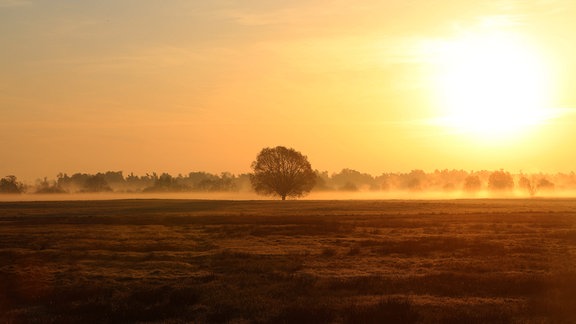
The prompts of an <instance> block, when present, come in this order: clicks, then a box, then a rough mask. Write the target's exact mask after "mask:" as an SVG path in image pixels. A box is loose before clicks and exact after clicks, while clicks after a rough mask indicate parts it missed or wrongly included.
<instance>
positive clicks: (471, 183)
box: [463, 174, 482, 192]
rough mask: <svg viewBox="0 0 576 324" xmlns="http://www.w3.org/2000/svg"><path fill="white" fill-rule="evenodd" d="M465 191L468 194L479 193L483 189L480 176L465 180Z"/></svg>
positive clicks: (471, 176) (468, 177)
mask: <svg viewBox="0 0 576 324" xmlns="http://www.w3.org/2000/svg"><path fill="white" fill-rule="evenodd" d="M463 189H464V191H466V192H478V191H480V189H482V182H481V181H480V177H479V176H478V175H473V174H471V175H469V176H467V177H466V178H465V179H464V187H463Z"/></svg>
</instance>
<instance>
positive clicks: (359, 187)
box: [0, 169, 576, 201]
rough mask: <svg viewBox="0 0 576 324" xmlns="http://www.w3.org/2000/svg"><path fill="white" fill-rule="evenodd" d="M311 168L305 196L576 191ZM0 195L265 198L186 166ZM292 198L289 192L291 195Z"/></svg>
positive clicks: (11, 183) (243, 178) (557, 178)
mask: <svg viewBox="0 0 576 324" xmlns="http://www.w3.org/2000/svg"><path fill="white" fill-rule="evenodd" d="M315 172H316V178H317V180H316V185H315V187H314V188H313V189H312V191H311V192H310V193H309V194H307V195H304V196H303V197H299V198H298V199H305V200H367V199H373V200H379V199H402V200H410V199H417V200H421V199H434V200H437V199H475V198H530V197H532V198H539V197H541V198H551V197H558V198H567V197H576V174H574V172H571V173H555V174H546V173H535V174H527V173H516V174H514V173H510V172H508V171H505V170H494V171H486V170H483V171H470V172H468V171H464V170H435V171H434V172H429V173H427V172H424V171H422V170H412V171H410V172H407V173H382V174H381V175H379V176H373V175H370V174H367V173H362V172H359V171H356V170H352V169H343V170H341V171H340V172H336V173H332V174H330V173H328V172H327V171H315ZM0 193H2V194H0V201H37V200H107V199H217V200H267V199H277V197H269V196H261V195H258V194H256V193H255V192H254V191H253V189H252V186H251V183H250V175H249V174H240V175H234V174H231V173H226V172H224V173H221V174H211V173H206V172H190V173H188V174H187V175H182V174H179V175H177V176H173V175H170V174H168V173H162V174H157V173H150V174H146V175H134V174H133V173H130V174H128V175H124V173H123V172H122V171H106V172H100V173H96V174H86V173H75V174H72V175H68V174H65V173H60V174H58V175H57V176H56V178H55V179H50V178H48V177H45V178H43V179H38V180H37V181H36V182H35V183H33V184H30V183H22V182H20V181H19V180H18V178H17V177H16V176H6V177H4V178H2V179H0ZM292 199H294V198H292Z"/></svg>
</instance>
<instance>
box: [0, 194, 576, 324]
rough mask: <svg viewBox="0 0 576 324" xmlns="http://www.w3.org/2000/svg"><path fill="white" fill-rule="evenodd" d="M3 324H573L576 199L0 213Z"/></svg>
mask: <svg viewBox="0 0 576 324" xmlns="http://www.w3.org/2000/svg"><path fill="white" fill-rule="evenodd" d="M0 318H2V319H3V321H6V322H7V323H71V322H87V323H93V322H97V323H118V322H128V323H130V322H163V323H185V322H197V323H576V200H570V199H526V200H523V199H512V200H453V201H285V202H281V201H210V200H206V201H201V200H108V201H66V202H2V203H0Z"/></svg>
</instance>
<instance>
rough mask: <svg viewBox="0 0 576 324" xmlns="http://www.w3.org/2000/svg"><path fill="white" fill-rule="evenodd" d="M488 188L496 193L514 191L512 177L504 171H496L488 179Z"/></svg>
mask: <svg viewBox="0 0 576 324" xmlns="http://www.w3.org/2000/svg"><path fill="white" fill-rule="evenodd" d="M488 188H490V190H496V191H508V190H512V189H514V179H513V178H512V175H511V174H510V173H509V172H507V171H504V170H500V171H494V172H492V173H491V174H490V177H489V178H488Z"/></svg>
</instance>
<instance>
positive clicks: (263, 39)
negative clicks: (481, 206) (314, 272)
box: [0, 0, 576, 181]
mask: <svg viewBox="0 0 576 324" xmlns="http://www.w3.org/2000/svg"><path fill="white" fill-rule="evenodd" d="M574 17H576V3H575V2H574V1H570V0H556V1H554V0H551V1H513V0H506V1H504V0H495V1H451V0H440V1H426V0H415V1H376V0H367V1H361V2H359V1H338V0H334V1H300V0H291V1H268V0H252V1H238V2H234V1H221V0H214V1H184V0H178V1H173V0H167V1H149V0H138V1H136V0H122V1H117V0H115V1H110V0H103V1H72V0H68V1H63V0H51V1H42V0H36V1H35V0H0V44H2V50H1V51H0V71H2V73H0V126H1V127H2V135H1V137H0V147H2V151H3V152H2V157H1V158H0V176H4V175H8V174H15V175H17V176H18V177H19V178H21V179H23V180H27V181H33V180H34V179H36V178H41V177H44V176H48V177H49V178H53V177H55V176H56V174H57V173H59V172H67V173H75V172H88V173H95V172H99V171H107V170H114V171H119V170H123V171H124V172H126V173H129V172H134V173H136V174H145V173H146V172H169V173H172V174H178V173H187V172H189V171H208V172H215V173H219V172H222V171H230V172H233V173H241V172H248V171H249V170H250V169H249V167H250V163H251V162H252V161H253V160H254V158H255V156H256V154H257V153H258V151H259V150H260V149H261V148H263V147H266V146H276V145H284V146H289V147H294V148H295V149H297V150H299V151H301V152H302V153H304V154H306V155H308V157H309V159H310V162H311V163H312V166H313V167H314V168H315V169H319V170H328V171H331V172H333V171H339V170H340V169H342V168H352V169H356V170H359V171H363V172H368V173H372V174H374V175H378V174H380V173H382V172H395V171H409V170H411V169H424V170H427V171H431V170H434V169H436V168H440V169H444V168H458V169H465V170H479V169H489V170H491V169H499V168H505V169H508V170H510V171H512V172H515V171H520V170H523V171H527V172H530V171H549V172H555V171H570V170H576V150H574V149H573V146H574V144H573V142H574V140H573V139H574V138H576V136H575V135H576V128H575V127H574V126H576V124H575V122H576V114H574V113H573V108H572V107H576V91H575V90H574V89H575V84H576V73H575V72H576V47H575V46H574V44H576V34H575V33H574V30H576V23H575V20H574ZM486 33H488V34H490V35H492V34H498V35H501V34H506V35H508V34H513V35H516V36H518V39H522V40H523V41H525V42H526V43H527V44H530V46H531V47H529V48H530V51H532V52H534V53H537V56H538V59H539V60H540V62H541V63H542V66H543V67H545V69H546V71H547V73H548V74H547V75H548V76H549V77H550V79H549V80H548V79H547V80H548V81H546V82H547V83H546V84H549V85H550V88H551V90H550V94H549V96H548V97H547V99H546V103H545V104H546V107H543V108H545V109H546V110H545V111H546V114H547V117H546V118H543V119H542V120H539V121H538V122H537V123H536V125H532V126H530V127H526V128H525V129H522V131H518V132H516V133H514V134H506V135H498V133H497V134H496V135H494V134H492V136H488V135H486V133H483V134H484V135H481V134H478V133H476V134H469V133H467V132H466V128H469V126H468V124H465V125H464V126H463V127H453V126H454V125H451V126H446V125H445V124H443V123H438V122H437V121H438V120H442V118H444V117H445V116H443V115H444V114H445V113H446V111H447V110H446V109H445V107H443V106H442V105H443V102H442V101H440V100H439V99H438V98H439V97H440V95H439V93H438V91H439V90H438V82H439V81H438V80H440V78H441V77H440V76H439V75H441V74H442V73H444V72H442V71H443V70H442V69H446V68H445V67H443V65H442V64H444V63H441V62H440V61H439V58H438V53H441V52H442V51H444V50H445V49H446V48H452V47H450V46H451V45H450V44H457V42H458V41H457V40H458V39H462V37H464V39H467V37H468V39H473V37H474V36H470V35H484V34H486ZM462 35H464V36H462ZM516 36H515V37H516ZM470 37H472V38H470ZM464 43H466V41H465V42H464ZM446 44H448V45H446ZM520 51H527V50H526V48H524V47H523V48H521V50H520ZM495 53H496V56H497V57H498V56H499V55H500V54H499V52H498V51H497V50H496V52H495ZM534 55H536V54H534ZM474 60H478V58H476V57H471V58H468V60H464V61H463V62H464V63H462V64H464V65H469V64H472V65H474V64H476V63H471V62H474ZM448 64H450V63H448ZM452 69H453V67H452ZM500 69H502V67H500V66H496V67H490V66H489V65H488V66H486V67H483V68H482V70H490V71H491V70H493V72H491V73H490V74H488V75H489V76H488V80H485V81H484V85H483V86H486V84H490V83H491V82H492V80H491V79H490V78H494V80H495V82H496V81H497V80H498V79H499V78H500V76H501V71H500ZM520 79H521V78H520V77H518V80H520ZM505 80H508V79H505ZM510 80H514V78H513V77H512V78H511V79H510ZM512 82H514V81H512ZM477 87H480V86H477ZM450 91H452V92H457V91H455V90H448V92H449V93H450ZM522 91H523V89H522V88H519V89H518V91H517V92H519V93H522ZM524 92H529V91H524ZM478 93H482V92H478ZM474 96H475V95H474V94H473V95H472V97H474ZM478 96H480V95H478ZM488 96H494V95H493V94H490V93H488ZM465 98H466V97H465ZM529 98H531V97H529ZM466 100H467V99H460V101H459V105H464V106H467V103H466ZM473 100H477V98H476V99H471V101H473ZM498 100H499V98H496V99H494V98H490V100H489V101H487V102H489V103H490V104H496V105H498ZM512 100H513V102H521V101H519V99H518V98H513V99H512ZM514 100H516V101H514ZM471 105H472V103H471ZM522 108H523V107H520V108H518V109H516V110H515V111H514V112H513V113H514V115H522V114H523V111H522V110H521V109H522ZM503 109H504V108H503ZM484 123H486V122H485V121H484ZM456 126H458V125H456ZM459 126H462V125H459ZM485 135H486V136H485Z"/></svg>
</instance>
